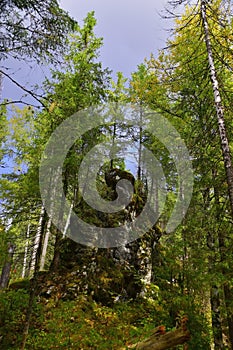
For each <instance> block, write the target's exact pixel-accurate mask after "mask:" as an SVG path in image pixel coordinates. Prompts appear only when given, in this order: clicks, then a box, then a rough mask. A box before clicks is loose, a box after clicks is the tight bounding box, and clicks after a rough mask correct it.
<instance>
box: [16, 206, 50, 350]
mask: <svg viewBox="0 0 233 350" xmlns="http://www.w3.org/2000/svg"><path fill="white" fill-rule="evenodd" d="M43 208H44V207H43V206H42V209H41V216H40V219H39V225H38V227H40V235H39V242H38V247H37V250H36V256H35V265H34V266H35V269H34V276H33V278H32V280H31V285H30V295H29V302H28V308H27V312H26V317H25V324H24V328H23V337H22V343H21V347H20V350H24V349H25V346H26V342H27V337H28V332H29V327H30V322H31V316H32V313H33V304H34V300H35V297H36V295H37V294H38V289H39V286H38V278H39V271H40V259H41V253H42V244H43V238H44V231H45V215H44V214H45V210H43ZM42 214H43V215H42Z"/></svg>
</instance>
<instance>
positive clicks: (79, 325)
mask: <svg viewBox="0 0 233 350" xmlns="http://www.w3.org/2000/svg"><path fill="white" fill-rule="evenodd" d="M27 303H28V292H27V291H26V290H25V289H18V290H10V291H6V292H2V293H1V294H0V314H1V317H0V339H1V340H0V348H1V350H9V349H20V342H21V339H22V331H23V321H24V320H25V312H26V308H27ZM162 314H163V310H162V308H161V306H160V305H159V303H158V302H157V303H155V302H152V301H151V302H148V301H146V300H144V299H141V300H137V301H134V302H133V301H131V302H127V303H116V304H115V305H113V306H112V307H108V306H103V305H102V304H100V303H97V302H95V301H93V300H92V298H91V297H90V296H87V295H79V296H78V297H77V298H76V300H65V301H63V300H58V299H56V298H51V299H49V300H48V299H45V298H39V299H37V301H36V302H35V305H34V312H33V317H32V320H31V327H30V332H29V336H28V340H27V347H26V349H27V350H34V349H35V350H42V349H44V350H48V349H67V350H70V349H75V350H78V349H80V350H81V349H82V350H86V349H106V350H107V349H108V350H109V349H127V346H129V345H130V344H134V343H136V342H137V341H139V340H142V339H144V338H145V337H147V335H149V334H151V332H152V330H153V329H154V327H155V326H156V325H157V324H158V323H161V321H162V320H161V316H162ZM164 316H165V315H164Z"/></svg>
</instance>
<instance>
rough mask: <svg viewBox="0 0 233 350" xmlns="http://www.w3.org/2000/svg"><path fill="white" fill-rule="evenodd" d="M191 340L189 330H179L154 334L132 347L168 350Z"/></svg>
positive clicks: (145, 349)
mask: <svg viewBox="0 0 233 350" xmlns="http://www.w3.org/2000/svg"><path fill="white" fill-rule="evenodd" d="M188 340H190V332H189V331H188V330H187V329H183V328H179V329H176V330H174V331H170V332H167V333H165V334H162V335H158V334H156V333H155V334H152V336H150V337H149V338H148V339H146V340H144V341H142V342H140V343H137V344H136V345H133V346H130V347H129V348H130V349H135V350H166V349H171V348H173V347H175V346H177V345H181V344H184V343H186V342H187V341H188Z"/></svg>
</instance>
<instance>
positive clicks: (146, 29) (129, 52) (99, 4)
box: [60, 0, 171, 77]
mask: <svg viewBox="0 0 233 350" xmlns="http://www.w3.org/2000/svg"><path fill="white" fill-rule="evenodd" d="M166 3H167V1H166V0H143V1H140V0H138V1H135V0H118V1H111V0H75V1H74V0H62V1H61V2H60V4H61V6H62V7H63V8H64V9H65V10H67V11H68V12H69V13H70V15H71V16H73V17H74V18H75V19H77V20H78V21H80V20H82V19H83V18H85V16H86V14H87V13H88V12H89V11H92V10H94V11H95V17H96V19H97V27H96V34H97V35H98V36H100V37H103V39H104V46H103V48H102V50H101V59H102V62H103V63H104V65H105V66H107V67H109V68H110V69H112V70H113V71H114V72H117V71H121V72H123V73H124V75H126V76H128V77H129V76H130V74H131V73H132V72H133V71H135V70H136V68H137V65H138V64H140V63H142V62H143V61H144V58H145V57H149V56H150V54H151V52H153V53H155V54H156V52H157V51H158V49H161V48H163V47H164V46H165V43H166V38H167V37H168V35H169V33H168V31H167V30H166V29H168V28H169V25H171V23H170V22H169V21H167V20H165V19H162V18H161V14H162V11H163V10H164V8H165V6H166Z"/></svg>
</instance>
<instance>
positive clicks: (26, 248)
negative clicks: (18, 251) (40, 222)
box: [22, 223, 30, 278]
mask: <svg viewBox="0 0 233 350" xmlns="http://www.w3.org/2000/svg"><path fill="white" fill-rule="evenodd" d="M29 236H30V223H29V224H28V227H27V233H26V243H25V248H24V257H23V270H22V278H24V277H25V276H26V275H27V274H26V270H27V255H28V244H29Z"/></svg>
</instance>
